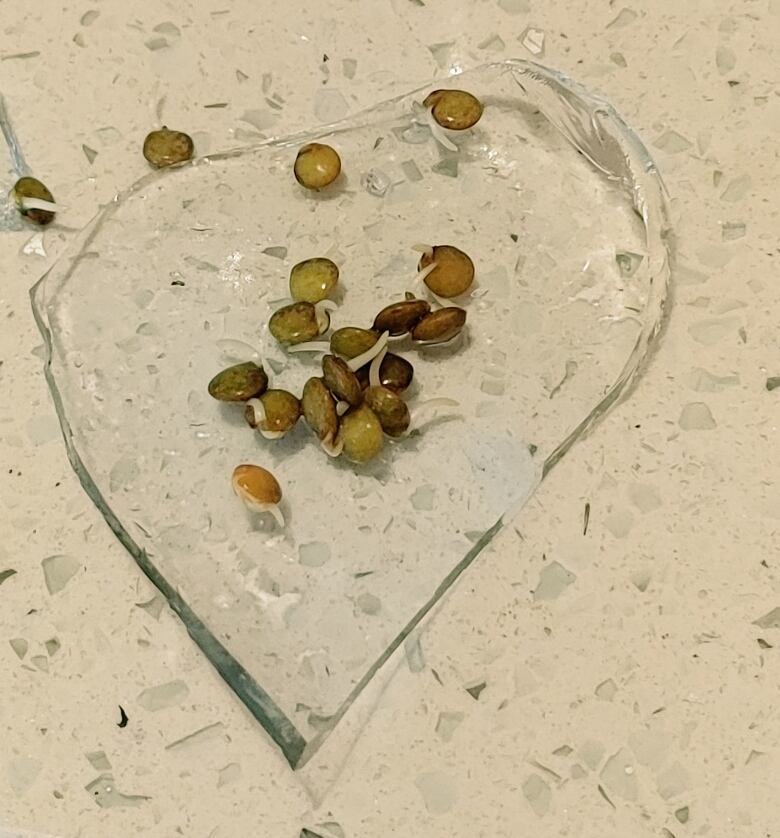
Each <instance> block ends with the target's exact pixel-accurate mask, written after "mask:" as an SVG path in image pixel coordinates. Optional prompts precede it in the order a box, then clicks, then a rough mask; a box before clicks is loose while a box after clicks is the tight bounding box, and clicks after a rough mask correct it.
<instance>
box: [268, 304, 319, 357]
mask: <svg viewBox="0 0 780 838" xmlns="http://www.w3.org/2000/svg"><path fill="white" fill-rule="evenodd" d="M268 329H269V330H270V332H271V334H272V335H273V336H274V337H275V338H276V339H277V340H278V341H279V343H283V344H286V345H288V346H291V345H293V344H296V343H304V342H305V341H307V340H314V338H316V337H317V335H318V334H319V333H320V327H319V324H318V323H317V312H316V311H315V309H314V306H313V305H312V304H311V303H302V302H298V303H291V304H290V305H288V306H284V308H280V309H279V310H278V311H275V312H274V313H273V314H272V315H271V319H270V320H269V321H268Z"/></svg>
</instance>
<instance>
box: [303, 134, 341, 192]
mask: <svg viewBox="0 0 780 838" xmlns="http://www.w3.org/2000/svg"><path fill="white" fill-rule="evenodd" d="M293 171H294V172H295V179H296V180H297V181H298V183H300V185H301V186H304V187H305V188H306V189H322V188H323V187H325V186H328V185H329V184H331V183H333V181H334V180H336V178H337V177H338V176H339V174H340V173H341V158H340V157H339V155H338V152H337V151H336V149H335V148H332V147H331V146H329V145H325V144H324V143H308V145H305V146H303V147H302V148H301V149H300V150H299V151H298V155H297V157H296V158H295V166H294V167H293Z"/></svg>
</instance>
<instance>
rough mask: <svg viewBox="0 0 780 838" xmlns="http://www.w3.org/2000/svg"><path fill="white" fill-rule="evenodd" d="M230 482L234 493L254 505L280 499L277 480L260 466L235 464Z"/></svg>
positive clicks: (277, 501) (279, 487) (279, 488)
mask: <svg viewBox="0 0 780 838" xmlns="http://www.w3.org/2000/svg"><path fill="white" fill-rule="evenodd" d="M232 482H233V489H234V490H235V492H236V494H237V495H239V497H241V498H243V499H244V500H246V501H248V502H249V503H252V504H254V505H256V506H257V505H264V504H269V503H274V504H275V503H279V501H280V500H281V499H282V487H281V486H280V485H279V481H278V480H277V479H276V478H275V477H274V476H273V474H271V472H270V471H268V469H265V468H263V467H262V466H253V465H248V464H244V465H240V466H236V468H235V469H234V470H233V481H232Z"/></svg>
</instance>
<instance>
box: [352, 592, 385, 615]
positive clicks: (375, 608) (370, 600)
mask: <svg viewBox="0 0 780 838" xmlns="http://www.w3.org/2000/svg"><path fill="white" fill-rule="evenodd" d="M355 604H356V605H357V607H358V608H359V609H360V610H361V611H362V612H363V613H364V614H370V615H372V616H373V615H374V614H378V613H379V612H380V611H381V610H382V601H381V600H380V599H379V597H375V596H374V595H373V594H360V596H359V597H358V598H357V599H356V600H355Z"/></svg>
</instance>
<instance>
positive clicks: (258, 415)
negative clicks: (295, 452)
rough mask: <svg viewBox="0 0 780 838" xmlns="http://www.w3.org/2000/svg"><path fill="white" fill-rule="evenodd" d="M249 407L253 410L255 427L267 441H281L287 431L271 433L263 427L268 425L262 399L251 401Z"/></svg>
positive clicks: (248, 403)
mask: <svg viewBox="0 0 780 838" xmlns="http://www.w3.org/2000/svg"><path fill="white" fill-rule="evenodd" d="M246 405H247V407H251V408H252V414H253V419H254V423H255V427H256V428H257V430H258V431H259V432H260V433H261V434H262V435H263V436H264V437H265V438H266V439H281V438H282V437H283V436H284V435H285V434H286V433H287V431H269V430H268V429H267V428H264V427H263V426H264V425H265V423H266V414H265V406H264V405H263V403H262V401H261V400H260V399H249V400H248V401H247V403H246Z"/></svg>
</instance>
